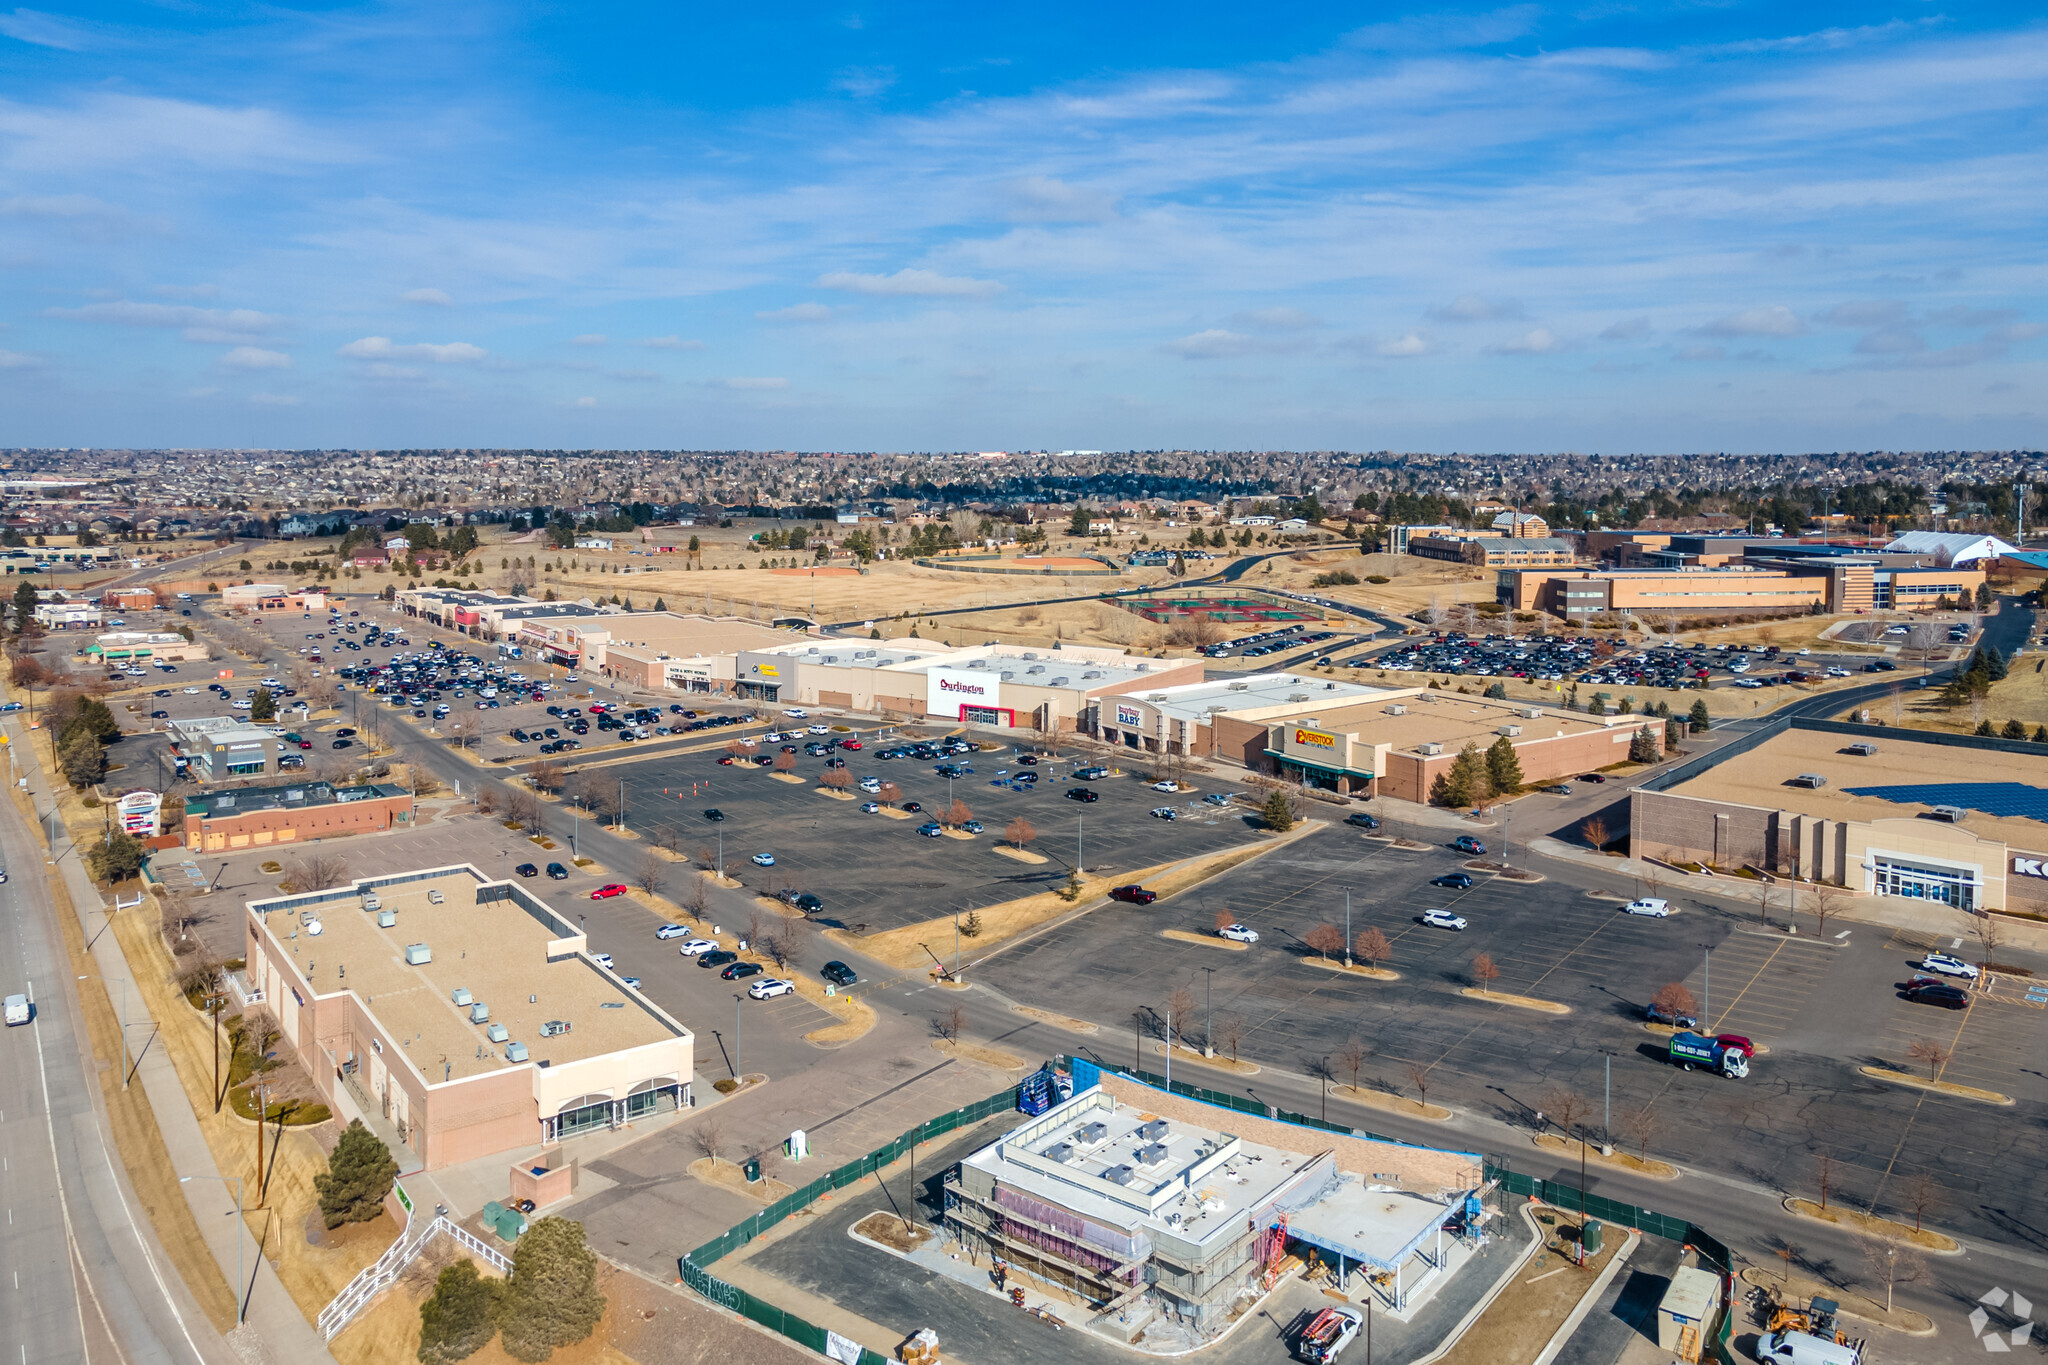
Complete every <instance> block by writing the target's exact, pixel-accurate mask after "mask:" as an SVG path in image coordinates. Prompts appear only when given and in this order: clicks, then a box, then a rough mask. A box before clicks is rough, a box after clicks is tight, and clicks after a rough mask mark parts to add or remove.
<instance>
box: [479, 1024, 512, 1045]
mask: <svg viewBox="0 0 2048 1365" xmlns="http://www.w3.org/2000/svg"><path fill="white" fill-rule="evenodd" d="M511 1036H512V1035H511V1034H510V1033H508V1032H506V1031H505V1026H504V1025H503V1024H493V1025H491V1026H490V1027H489V1028H487V1029H485V1030H484V1037H486V1038H488V1039H490V1040H491V1041H492V1042H494V1043H502V1042H504V1041H505V1040H506V1039H507V1038H510V1037H511Z"/></svg>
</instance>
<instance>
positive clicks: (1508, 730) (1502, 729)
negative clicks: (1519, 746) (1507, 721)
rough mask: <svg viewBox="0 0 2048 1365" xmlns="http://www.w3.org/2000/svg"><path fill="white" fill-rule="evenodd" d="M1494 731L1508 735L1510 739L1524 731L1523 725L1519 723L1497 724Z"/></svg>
mask: <svg viewBox="0 0 2048 1365" xmlns="http://www.w3.org/2000/svg"><path fill="white" fill-rule="evenodd" d="M1494 733H1495V734H1497V735H1506V736H1507V737H1508V738H1509V739H1513V738H1514V737H1515V736H1516V735H1519V734H1521V733H1522V727H1521V726H1519V725H1502V726H1497V727H1495V729H1494Z"/></svg>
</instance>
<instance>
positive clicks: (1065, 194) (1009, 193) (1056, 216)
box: [996, 175, 1116, 223]
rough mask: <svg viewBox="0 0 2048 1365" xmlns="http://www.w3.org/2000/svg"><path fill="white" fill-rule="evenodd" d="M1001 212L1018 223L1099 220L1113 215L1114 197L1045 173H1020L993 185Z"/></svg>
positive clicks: (1114, 207) (1087, 221) (1094, 221)
mask: <svg viewBox="0 0 2048 1365" xmlns="http://www.w3.org/2000/svg"><path fill="white" fill-rule="evenodd" d="M996 189H997V191H998V192H999V193H1000V194H1001V195H1002V197H1003V199H1004V201H1005V213H1006V216H1007V217H1008V218H1010V219H1011V221H1013V222H1018V223H1099V222H1102V221H1104V220H1105V219H1108V218H1113V217H1115V216H1116V200H1115V199H1114V198H1112V197H1111V196H1109V195H1107V194H1104V193H1102V192H1101V191H1099V190H1091V189H1085V188H1083V187H1081V186H1078V185H1069V184H1068V183H1067V182H1066V181H1064V180H1055V179H1054V178H1052V177H1051V176H1049V175H1023V176H1018V177H1017V178H1016V179H1014V180H1005V181H1003V182H1002V183H1001V184H1000V185H998V186H997V187H996Z"/></svg>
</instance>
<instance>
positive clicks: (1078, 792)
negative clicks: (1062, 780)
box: [1067, 787, 1102, 801]
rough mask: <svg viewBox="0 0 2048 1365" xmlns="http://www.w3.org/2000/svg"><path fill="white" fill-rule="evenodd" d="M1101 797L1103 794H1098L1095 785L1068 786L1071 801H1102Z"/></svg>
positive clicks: (1068, 795)
mask: <svg viewBox="0 0 2048 1365" xmlns="http://www.w3.org/2000/svg"><path fill="white" fill-rule="evenodd" d="M1101 799H1102V798H1101V796H1100V795H1099V794H1097V792H1096V790H1095V789H1094V788H1093V787H1069V788H1067V800H1069V801H1100V800H1101Z"/></svg>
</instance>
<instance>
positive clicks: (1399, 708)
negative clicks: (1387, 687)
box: [1387, 702, 1408, 716]
mask: <svg viewBox="0 0 2048 1365" xmlns="http://www.w3.org/2000/svg"><path fill="white" fill-rule="evenodd" d="M1387 714H1388V715H1390V716H1405V715H1407V714H1408V708H1407V707H1405V706H1403V705H1401V703H1399V702H1395V703H1394V704H1393V705H1392V706H1389V707H1388V708H1387Z"/></svg>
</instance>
